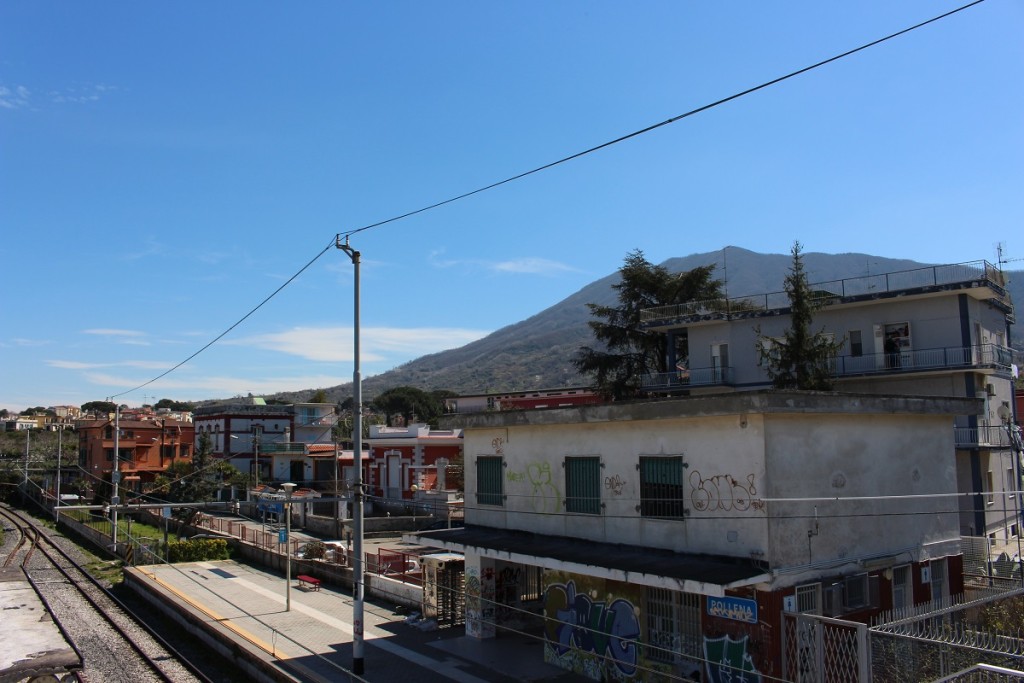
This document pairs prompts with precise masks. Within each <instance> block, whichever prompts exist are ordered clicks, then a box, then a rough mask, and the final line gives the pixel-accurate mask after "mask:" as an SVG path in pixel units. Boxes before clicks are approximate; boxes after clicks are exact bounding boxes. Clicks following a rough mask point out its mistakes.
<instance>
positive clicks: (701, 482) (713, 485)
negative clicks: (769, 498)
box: [690, 470, 764, 512]
mask: <svg viewBox="0 0 1024 683" xmlns="http://www.w3.org/2000/svg"><path fill="white" fill-rule="evenodd" d="M756 495H757V486H756V484H755V483H754V475H753V474H748V475H747V479H746V482H745V483H741V482H740V481H739V480H738V479H736V478H735V477H733V476H732V475H731V474H716V475H713V476H710V477H707V478H705V477H704V475H702V474H701V473H700V472H698V471H697V470H693V471H692V472H690V500H691V502H692V504H693V509H694V510H697V511H698V512H711V511H717V510H723V511H725V512H732V511H736V512H746V511H747V510H763V509H764V501H762V500H760V499H758V498H755V496H756Z"/></svg>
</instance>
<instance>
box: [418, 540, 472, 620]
mask: <svg viewBox="0 0 1024 683" xmlns="http://www.w3.org/2000/svg"><path fill="white" fill-rule="evenodd" d="M420 561H421V562H422V563H423V610H422V612H423V618H424V619H435V620H436V621H437V624H438V625H439V626H454V625H455V624H464V623H465V622H466V600H465V594H466V559H465V557H463V556H462V555H459V554H458V553H434V554H433V555H423V556H421V557H420Z"/></svg>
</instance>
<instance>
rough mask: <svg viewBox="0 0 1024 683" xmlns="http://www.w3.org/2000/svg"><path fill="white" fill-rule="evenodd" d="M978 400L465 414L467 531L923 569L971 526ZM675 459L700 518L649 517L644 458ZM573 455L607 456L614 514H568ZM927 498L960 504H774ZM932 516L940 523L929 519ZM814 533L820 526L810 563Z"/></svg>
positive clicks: (790, 401)
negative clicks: (963, 477) (894, 562)
mask: <svg viewBox="0 0 1024 683" xmlns="http://www.w3.org/2000/svg"><path fill="white" fill-rule="evenodd" d="M978 405H979V402H978V401H969V400H960V399H941V398H937V399H891V398H884V397H877V396H850V395H842V394H827V393H822V394H818V393H811V392H744V393H738V394H727V395H719V396H717V397H708V398H699V399H695V398H689V399H679V400H676V401H664V402H652V403H640V404H621V405H611V406H595V407H593V408H585V409H577V410H565V411H544V412H541V411H535V412H530V411H527V412H523V413H520V414H518V415H514V416H513V415H497V416H495V415H493V414H491V415H488V416H481V417H467V418H465V422H466V423H468V424H467V425H466V431H465V434H466V452H467V454H468V455H467V468H466V490H467V492H468V493H467V500H466V504H467V510H466V522H467V524H479V525H484V526H494V527H499V528H511V529H522V530H526V531H532V532H536V533H542V534H547V535H554V536H568V537H576V538H584V539H592V540H595V541H601V542H609V543H624V544H630V545H638V546H644V547H653V548H666V549H670V550H674V551H678V552H692V553H708V554H720V555H728V556H735V557H745V558H746V557H756V558H761V559H763V560H765V561H767V562H769V563H770V565H771V566H772V567H773V568H774V567H782V568H788V567H795V568H799V567H800V566H802V565H808V564H811V563H815V564H819V565H820V564H821V563H832V565H833V566H836V565H841V564H843V563H844V562H856V561H858V560H862V559H865V558H874V557H878V556H883V555H887V554H893V553H903V552H909V553H911V555H912V556H913V559H919V558H927V557H928V556H929V555H932V556H941V555H942V554H944V553H945V552H946V550H947V548H946V545H945V544H947V542H948V541H952V542H954V543H955V542H956V540H957V535H958V529H959V525H958V520H957V513H956V510H957V503H956V498H955V496H954V495H951V494H955V492H956V470H955V461H954V454H955V449H954V444H953V430H952V428H951V427H952V420H953V418H952V415H953V414H956V413H958V412H960V413H968V412H971V411H972V410H977V408H978ZM559 413H560V414H559ZM673 454H679V455H682V456H683V458H684V461H685V462H686V463H687V465H688V467H687V469H686V474H685V477H686V479H685V486H684V491H685V501H686V507H687V508H688V509H689V514H688V516H687V517H686V519H685V520H665V519H650V518H642V517H641V516H640V513H639V510H638V509H637V508H638V506H639V504H640V483H639V472H638V462H639V458H640V456H641V455H673ZM481 455H501V456H502V457H503V458H504V463H505V468H504V493H505V501H504V505H503V506H495V505H480V504H479V503H478V502H477V496H476V491H477V472H476V467H475V458H476V457H478V456H481ZM573 455H591V456H598V457H600V459H601V462H602V465H603V470H602V473H601V476H602V489H601V501H602V503H603V504H604V508H603V510H602V512H601V514H572V513H566V512H565V509H564V507H563V502H564V496H565V471H564V468H563V466H562V463H563V460H564V458H565V457H566V456H573ZM924 494H946V495H947V497H940V498H927V499H916V498H901V499H897V500H893V501H887V502H885V503H881V502H879V501H863V502H845V503H843V504H842V506H837V505H832V504H830V505H828V506H826V504H825V503H824V502H822V503H814V502H811V503H806V502H800V503H796V502H787V503H780V502H774V501H773V500H772V499H778V498H794V497H798V498H809V497H826V498H834V497H836V496H844V497H851V496H880V495H924ZM816 504H817V505H819V517H824V516H825V514H826V512H827V513H828V514H829V519H828V520H822V519H819V521H818V526H817V527H815V526H814V519H813V518H814V506H815V505H816ZM826 507H827V509H826ZM925 511H927V512H928V513H929V514H926V515H925V514H919V513H922V512H925ZM880 513H883V516H878V515H879V514H880ZM823 522H824V527H822V524H823ZM809 529H810V530H812V531H815V535H813V536H811V537H810V538H811V539H812V544H811V546H810V552H809V551H808V538H809V536H808V530H809ZM909 559H911V558H910V557H908V558H907V560H909Z"/></svg>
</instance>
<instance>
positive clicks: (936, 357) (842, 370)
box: [835, 344, 1013, 377]
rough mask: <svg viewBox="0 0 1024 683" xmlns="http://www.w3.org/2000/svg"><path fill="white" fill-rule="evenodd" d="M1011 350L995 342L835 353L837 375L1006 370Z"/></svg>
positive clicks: (1007, 369) (1010, 358)
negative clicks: (891, 351) (893, 351)
mask: <svg viewBox="0 0 1024 683" xmlns="http://www.w3.org/2000/svg"><path fill="white" fill-rule="evenodd" d="M1012 360H1013V351H1012V350H1011V349H1009V348H1008V347H1005V346H998V345H996V344H978V345H977V346H947V347H943V348H937V349H912V350H902V351H899V352H898V353H868V354H864V355H862V356H838V357H837V358H836V360H835V374H836V376H837V377H850V376H857V375H875V374H881V373H894V372H909V371H919V370H942V369H955V368H993V369H996V370H1002V371H1005V372H1009V371H1010V368H1011V363H1012Z"/></svg>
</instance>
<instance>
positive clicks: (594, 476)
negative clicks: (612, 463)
mask: <svg viewBox="0 0 1024 683" xmlns="http://www.w3.org/2000/svg"><path fill="white" fill-rule="evenodd" d="M564 466H565V510H566V512H581V513H584V514H588V515H599V514H601V458H598V457H594V456H585V457H569V458H566V459H565V465H564Z"/></svg>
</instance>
